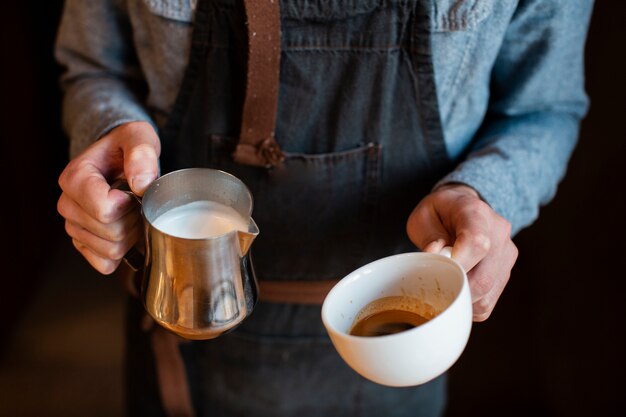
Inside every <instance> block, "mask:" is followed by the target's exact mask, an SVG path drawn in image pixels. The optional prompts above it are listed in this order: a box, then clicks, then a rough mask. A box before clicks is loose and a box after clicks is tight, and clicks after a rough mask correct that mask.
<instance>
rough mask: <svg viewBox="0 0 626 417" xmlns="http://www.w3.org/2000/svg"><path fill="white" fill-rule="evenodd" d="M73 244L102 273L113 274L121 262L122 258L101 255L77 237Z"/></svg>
mask: <svg viewBox="0 0 626 417" xmlns="http://www.w3.org/2000/svg"><path fill="white" fill-rule="evenodd" d="M72 244H73V245H74V247H75V248H76V250H78V252H80V254H81V255H82V256H83V257H84V258H85V259H86V260H87V262H89V264H90V265H91V266H92V267H94V269H96V270H97V271H98V272H100V273H101V274H104V275H110V274H112V273H113V272H114V271H115V270H116V269H117V267H118V266H119V264H120V262H121V261H120V260H111V259H108V258H102V257H100V256H99V255H97V254H96V253H94V252H93V251H91V249H89V248H88V247H87V246H85V245H84V244H82V243H81V242H80V241H78V240H76V239H72Z"/></svg>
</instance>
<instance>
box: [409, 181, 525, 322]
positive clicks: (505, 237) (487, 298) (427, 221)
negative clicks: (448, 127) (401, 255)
mask: <svg viewBox="0 0 626 417" xmlns="http://www.w3.org/2000/svg"><path fill="white" fill-rule="evenodd" d="M407 233H408V235H409V238H410V239H411V241H412V242H413V243H414V244H415V245H416V246H417V247H419V248H420V249H422V250H423V251H424V252H434V253H437V252H439V251H441V249H443V247H444V246H453V248H452V258H454V260H456V261H457V262H458V263H459V264H461V266H462V267H463V268H464V269H465V271H467V273H468V274H467V276H468V279H469V284H470V290H471V293H472V303H473V309H474V321H483V320H486V319H487V318H488V317H489V315H490V314H491V312H492V311H493V308H494V307H495V305H496V302H497V301H498V298H499V297H500V294H502V291H503V290H504V287H505V286H506V284H507V282H508V280H509V276H510V275H511V269H512V268H513V264H514V263H515V261H516V259H517V253H518V252H517V247H516V246H515V244H514V243H513V242H512V241H511V225H510V224H509V223H508V222H507V221H506V220H505V219H504V218H502V217H501V216H499V215H498V214H497V213H496V212H495V211H493V209H491V207H489V205H487V204H486V203H485V202H484V201H482V200H481V199H480V197H479V196H478V193H477V192H476V191H475V190H474V189H472V188H470V187H468V186H465V185H460V184H453V185H446V186H443V187H441V188H439V189H437V190H436V191H434V192H433V193H431V194H430V195H428V196H426V197H425V198H424V199H423V200H422V201H421V202H420V203H419V204H418V206H417V207H416V208H415V210H413V213H411V215H410V216H409V220H408V222H407Z"/></svg>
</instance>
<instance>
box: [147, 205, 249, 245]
mask: <svg viewBox="0 0 626 417" xmlns="http://www.w3.org/2000/svg"><path fill="white" fill-rule="evenodd" d="M152 224H153V226H154V227H156V228H157V229H159V230H161V231H162V232H165V233H167V234H169V235H172V236H177V237H182V238H185V239H205V238H209V237H215V236H221V235H224V234H226V233H228V232H230V231H231V230H242V231H247V230H248V222H247V221H246V220H244V219H243V218H242V217H241V215H240V214H239V213H238V212H237V211H236V210H235V209H233V208H232V207H228V206H226V205H224V204H220V203H216V202H214V201H194V202H191V203H187V204H183V205H182V206H178V207H175V208H173V209H171V210H168V211H166V212H165V213H163V214H162V215H160V216H159V217H157V218H156V220H155V221H154V222H153V223H152Z"/></svg>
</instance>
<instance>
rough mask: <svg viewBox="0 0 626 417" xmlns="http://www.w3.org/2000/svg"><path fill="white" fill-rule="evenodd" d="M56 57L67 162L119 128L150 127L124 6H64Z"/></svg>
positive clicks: (72, 1)
mask: <svg viewBox="0 0 626 417" xmlns="http://www.w3.org/2000/svg"><path fill="white" fill-rule="evenodd" d="M55 55H56V58H57V61H58V62H59V63H60V64H61V66H62V67H63V69H64V71H63V74H62V78H61V86H62V89H63V94H64V97H63V125H64V128H65V130H66V132H67V134H68V136H69V138H70V143H71V146H70V154H71V156H74V155H76V154H77V153H78V152H80V151H81V150H82V149H84V148H85V147H86V146H88V145H89V144H91V143H92V142H94V141H95V140H97V139H99V138H100V137H101V136H102V135H104V134H106V133H107V132H108V131H110V130H111V129H113V128H114V127H116V126H119V125H120V124H123V123H125V122H129V121H134V120H144V121H151V120H150V116H149V114H148V112H147V111H146V109H145V108H144V106H143V104H142V96H143V93H142V91H143V90H145V83H144V81H143V75H142V72H141V67H140V65H139V63H138V60H137V57H136V55H135V53H134V48H133V42H132V30H131V27H130V22H129V21H128V16H127V14H126V10H125V2H123V1H119V0H108V1H94V2H85V1H81V0H67V1H66V3H65V7H64V10H63V16H62V19H61V24H60V26H59V32H58V36H57V41H56V46H55ZM153 124H154V123H153Z"/></svg>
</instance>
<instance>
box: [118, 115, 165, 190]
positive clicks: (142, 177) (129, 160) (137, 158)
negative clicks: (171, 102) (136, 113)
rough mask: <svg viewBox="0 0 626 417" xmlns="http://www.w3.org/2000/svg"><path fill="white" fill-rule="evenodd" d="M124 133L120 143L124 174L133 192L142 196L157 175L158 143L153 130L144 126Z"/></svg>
mask: <svg viewBox="0 0 626 417" xmlns="http://www.w3.org/2000/svg"><path fill="white" fill-rule="evenodd" d="M126 133H127V137H126V138H125V140H124V142H123V143H122V152H123V154H124V174H125V175H126V178H127V180H128V184H129V185H130V188H131V189H132V190H133V192H134V193H135V194H138V195H143V193H144V191H145V190H146V188H147V187H148V185H150V183H152V181H154V180H155V179H156V178H157V176H158V173H159V163H158V158H159V153H160V143H159V140H158V137H157V135H156V132H155V131H154V129H152V127H151V126H146V125H145V124H143V125H140V126H139V127H134V128H132V129H130V130H129V131H128V132H126Z"/></svg>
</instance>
